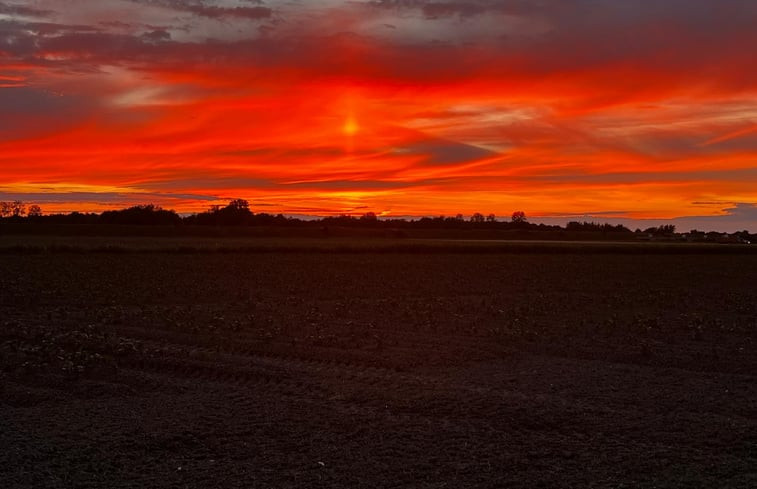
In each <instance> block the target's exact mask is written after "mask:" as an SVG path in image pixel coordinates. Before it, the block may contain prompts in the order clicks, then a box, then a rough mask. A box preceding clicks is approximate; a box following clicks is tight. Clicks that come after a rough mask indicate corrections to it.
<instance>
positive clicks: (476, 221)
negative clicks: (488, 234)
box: [470, 212, 486, 224]
mask: <svg viewBox="0 0 757 489" xmlns="http://www.w3.org/2000/svg"><path fill="white" fill-rule="evenodd" d="M485 220H486V219H485V218H484V215H483V214H481V213H480V212H476V213H475V214H473V215H472V216H470V222H472V223H473V224H480V223H482V222H484V221H485Z"/></svg>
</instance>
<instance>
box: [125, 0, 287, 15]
mask: <svg viewBox="0 0 757 489" xmlns="http://www.w3.org/2000/svg"><path fill="white" fill-rule="evenodd" d="M132 1H133V2H137V3H142V4H145V5H154V6H158V7H165V8H169V9H172V10H176V11H179V12H187V13H191V14H194V15H198V16H200V17H207V18H210V19H220V18H224V17H232V18H240V19H252V20H257V19H267V18H269V17H270V16H271V14H272V13H273V11H272V10H271V9H270V8H268V7H263V6H262V5H259V4H260V3H262V2H260V1H255V0H248V2H250V3H256V4H258V5H256V6H254V7H225V6H219V5H216V4H213V3H212V2H208V1H203V0H132Z"/></svg>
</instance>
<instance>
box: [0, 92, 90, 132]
mask: <svg viewBox="0 0 757 489" xmlns="http://www.w3.org/2000/svg"><path fill="white" fill-rule="evenodd" d="M0 107H1V108H2V117H0V142H2V141H4V140H9V139H14V138H17V137H23V136H24V135H25V134H28V133H31V132H34V133H45V132H47V131H55V130H60V129H62V128H64V127H67V126H69V125H73V124H76V123H78V122H80V121H81V120H82V119H83V118H86V117H88V116H89V114H91V113H92V112H93V111H94V110H95V109H96V107H97V105H96V101H95V100H93V99H91V98H89V97H84V96H76V95H63V94H57V93H53V92H50V91H47V90H40V89H36V88H30V87H0Z"/></svg>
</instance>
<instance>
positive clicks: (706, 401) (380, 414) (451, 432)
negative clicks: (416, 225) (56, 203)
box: [0, 252, 757, 489]
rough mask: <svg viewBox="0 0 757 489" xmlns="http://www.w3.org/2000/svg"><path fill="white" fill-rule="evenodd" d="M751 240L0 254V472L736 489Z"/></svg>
mask: <svg viewBox="0 0 757 489" xmlns="http://www.w3.org/2000/svg"><path fill="white" fill-rule="evenodd" d="M756 278H757V255H754V254H750V255H739V254H733V255H697V254H685V255H677V254H664V255H644V254H640V253H633V254H624V253H614V254H591V253H566V254H545V253H540V254H527V253H517V254H511V253H486V254H466V253H450V254H445V253H434V254H427V255H424V254H418V253H414V254H399V253H330V254H311V255H308V254H299V253H293V252H289V253H278V254H277V253H271V252H267V253H246V254H234V253H193V254H171V253H160V252H154V253H108V252H99V253H38V254H28V253H21V254H14V253H13V252H7V253H5V254H2V255H0V281H1V282H0V389H1V390H0V447H2V449H0V487H3V488H21V487H23V488H27V487H28V488H46V487H51V488H52V487H55V488H57V487H61V488H63V487H65V488H69V487H113V488H118V487H124V488H126V487H160V488H163V487H166V488H168V487H171V488H184V487H190V488H194V487H197V488H208V487H222V488H235V487H239V488H242V487H244V488H249V487H253V488H257V487H302V488H312V487H355V488H358V487H382V488H383V487H413V488H415V487H421V488H425V487H428V488H442V487H449V488H457V487H492V488H494V487H512V488H536V487H544V488H593V487H597V488H672V487H676V488H745V489H746V488H754V487H757V384H756V383H755V380H757V286H755V279H756Z"/></svg>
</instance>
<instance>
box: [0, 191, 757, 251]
mask: <svg viewBox="0 0 757 489" xmlns="http://www.w3.org/2000/svg"><path fill="white" fill-rule="evenodd" d="M0 220H8V221H10V222H33V223H48V224H91V225H95V224H107V225H134V226H281V227H284V226H321V227H322V228H324V229H328V227H329V226H333V227H347V228H385V229H492V230H521V231H567V232H575V233H589V232H590V233H595V234H599V233H601V234H610V233H611V234H614V235H619V234H624V233H625V234H629V235H630V234H634V233H635V234H637V235H638V234H641V235H645V236H652V237H656V238H664V237H674V236H678V235H677V234H676V227H675V226H674V225H672V224H665V225H661V226H657V227H650V228H646V229H644V230H641V229H636V230H635V231H632V230H631V229H629V228H628V227H626V226H623V225H622V224H609V223H597V222H586V221H584V222H579V221H571V222H568V223H567V224H566V226H565V227H562V226H558V225H549V224H542V223H539V224H536V223H532V222H529V220H528V217H527V216H526V213H525V212H523V211H515V212H513V213H512V215H510V216H509V218H506V219H500V218H497V216H495V215H494V214H487V215H484V214H482V213H478V212H476V213H474V214H473V215H471V216H469V217H465V216H463V215H462V214H456V215H455V216H443V215H442V216H437V217H421V218H418V219H410V220H408V219H399V218H379V217H378V216H377V215H376V214H375V213H373V212H366V213H364V214H362V215H359V216H353V215H339V216H328V217H322V218H319V219H299V218H296V217H287V216H284V215H283V214H268V213H265V212H257V213H256V212H253V211H252V210H251V209H250V204H249V202H248V201H246V200H244V199H233V200H231V201H230V202H229V203H228V204H227V205H225V206H222V205H213V206H211V207H210V208H209V209H208V210H207V211H205V212H200V213H196V214H191V215H188V216H181V215H179V214H178V213H177V212H176V211H174V210H168V209H163V208H162V207H160V206H158V205H154V204H143V205H135V206H132V207H128V208H126V209H120V210H112V211H104V212H102V213H100V214H97V213H81V212H71V213H68V214H62V213H58V214H44V213H43V212H42V209H41V208H40V206H39V205H36V204H32V205H29V206H27V205H26V204H25V203H23V202H21V201H18V200H16V201H13V202H0ZM711 234H712V233H703V232H700V231H696V230H693V231H691V232H690V233H687V235H692V236H694V237H702V236H703V237H704V238H705V239H707V238H708V237H710V238H711V237H712V236H710V235H711ZM715 234H719V233H715ZM737 234H739V235H741V236H743V239H744V240H745V241H746V240H749V239H752V238H757V236H750V235H749V233H748V232H747V231H743V232H741V233H737ZM752 241H753V242H754V241H755V239H752Z"/></svg>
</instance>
